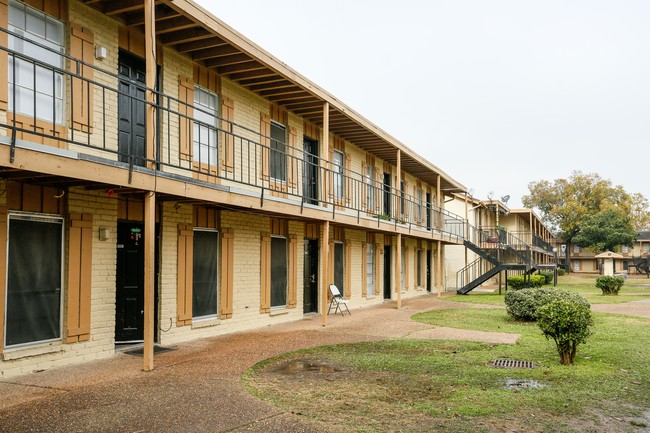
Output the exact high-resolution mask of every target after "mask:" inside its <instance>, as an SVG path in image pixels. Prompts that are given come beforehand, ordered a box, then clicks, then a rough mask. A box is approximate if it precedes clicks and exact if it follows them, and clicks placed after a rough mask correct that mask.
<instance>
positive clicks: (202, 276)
mask: <svg viewBox="0 0 650 433" xmlns="http://www.w3.org/2000/svg"><path fill="white" fill-rule="evenodd" d="M193 242H194V244H193V248H194V249H193V252H192V255H193V262H194V263H193V267H192V317H193V318H204V317H215V316H216V315H217V311H218V310H217V282H218V281H219V280H218V274H219V271H218V267H217V266H218V265H217V263H218V251H219V233H218V232H217V231H214V230H199V229H195V230H194V241H193Z"/></svg>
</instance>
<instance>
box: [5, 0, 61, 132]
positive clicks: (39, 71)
mask: <svg viewBox="0 0 650 433" xmlns="http://www.w3.org/2000/svg"><path fill="white" fill-rule="evenodd" d="M9 31H10V32H14V33H16V34H18V35H20V36H23V37H24V38H26V39H29V40H31V41H34V42H35V43H37V44H39V45H42V46H43V47H46V48H43V47H41V46H37V45H36V44H34V43H31V42H28V41H27V40H24V39H21V38H18V37H15V36H13V35H9V37H8V45H9V49H11V50H15V51H17V52H19V53H21V54H24V55H25V56H28V57H31V58H34V59H37V60H36V61H32V60H27V59H22V58H19V57H16V58H14V57H12V56H11V55H9V61H8V65H9V74H8V82H9V92H8V93H9V110H10V111H13V110H15V111H16V113H19V114H23V115H26V116H29V117H33V118H37V119H41V120H45V121H49V122H55V123H58V124H60V125H61V124H63V118H64V116H63V93H64V91H63V81H64V80H63V75H62V74H60V73H58V72H55V71H54V68H63V57H62V56H61V54H62V53H63V52H64V47H63V44H64V40H65V37H64V31H63V23H61V22H60V21H58V20H56V19H54V18H50V17H48V16H47V15H45V14H44V13H42V12H39V11H37V10H35V9H33V8H31V7H29V6H26V5H24V4H22V3H19V2H15V1H10V2H9ZM14 72H15V73H14Z"/></svg>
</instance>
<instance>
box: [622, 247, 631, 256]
mask: <svg viewBox="0 0 650 433" xmlns="http://www.w3.org/2000/svg"><path fill="white" fill-rule="evenodd" d="M621 252H622V253H623V254H627V253H629V252H630V247H628V246H627V245H623V246H622V247H621Z"/></svg>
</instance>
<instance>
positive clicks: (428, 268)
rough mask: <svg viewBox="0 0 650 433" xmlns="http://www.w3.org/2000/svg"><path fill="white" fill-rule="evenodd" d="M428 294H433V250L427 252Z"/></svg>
mask: <svg viewBox="0 0 650 433" xmlns="http://www.w3.org/2000/svg"><path fill="white" fill-rule="evenodd" d="M426 272H427V292H431V250H427V265H426Z"/></svg>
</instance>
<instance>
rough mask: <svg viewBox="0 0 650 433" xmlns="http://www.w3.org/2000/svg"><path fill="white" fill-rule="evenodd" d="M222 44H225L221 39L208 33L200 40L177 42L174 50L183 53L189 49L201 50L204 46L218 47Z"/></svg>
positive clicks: (189, 50)
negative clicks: (206, 36)
mask: <svg viewBox="0 0 650 433" xmlns="http://www.w3.org/2000/svg"><path fill="white" fill-rule="evenodd" d="M222 45H226V42H225V41H224V40H223V39H221V38H219V37H217V36H214V35H210V36H208V38H206V39H202V40H200V41H194V42H185V43H181V44H177V45H176V51H178V52H179V53H182V54H183V53H189V52H191V51H197V50H201V49H204V48H213V47H219V46H222Z"/></svg>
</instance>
